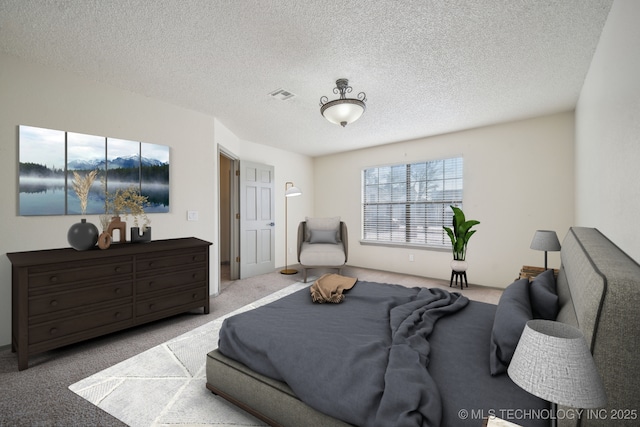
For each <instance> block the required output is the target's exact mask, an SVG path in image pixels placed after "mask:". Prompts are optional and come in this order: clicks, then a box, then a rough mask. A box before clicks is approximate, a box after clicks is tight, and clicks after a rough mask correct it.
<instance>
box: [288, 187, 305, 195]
mask: <svg viewBox="0 0 640 427" xmlns="http://www.w3.org/2000/svg"><path fill="white" fill-rule="evenodd" d="M301 194H302V190H300V189H299V188H298V187H289V188H287V190H286V191H285V192H284V197H295V196H300V195H301Z"/></svg>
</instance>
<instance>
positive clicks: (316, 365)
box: [219, 281, 468, 427]
mask: <svg viewBox="0 0 640 427" xmlns="http://www.w3.org/2000/svg"><path fill="white" fill-rule="evenodd" d="M307 292H308V291H307V290H306V289H303V290H301V291H299V292H296V293H294V294H292V295H289V296H287V297H284V298H282V299H280V300H278V301H275V302H273V303H271V304H268V305H265V306H262V307H259V308H257V309H254V310H251V311H248V312H245V313H242V314H239V315H236V316H233V317H230V318H228V319H226V320H225V322H224V324H223V326H222V329H221V331H220V339H219V350H220V352H222V353H223V354H224V355H226V356H228V357H231V358H233V359H235V360H237V361H239V362H241V363H243V364H245V365H246V366H248V367H249V368H251V369H253V370H254V371H256V372H259V373H261V374H263V375H266V376H268V377H271V378H274V379H276V380H279V381H284V382H286V383H287V384H288V385H289V387H291V389H292V390H293V392H294V393H295V394H296V396H298V397H299V398H300V399H301V400H302V401H304V402H306V403H307V404H308V405H310V406H311V407H313V408H315V409H317V410H318V411H321V412H324V413H326V414H329V415H331V416H333V417H335V418H339V419H341V420H344V421H346V422H348V423H351V424H354V425H358V426H380V427H388V426H396V427H404V426H407V427H417V426H434V427H435V426H439V425H440V421H441V414H442V405H441V400H440V394H439V391H438V389H437V386H436V384H435V383H434V381H433V379H432V378H431V376H430V375H429V372H428V370H427V366H428V364H429V351H430V348H429V342H428V336H429V335H430V334H431V332H432V331H433V329H434V325H435V324H436V322H437V320H438V319H440V318H441V317H443V316H447V315H449V314H452V313H455V312H457V311H458V310H460V309H462V308H463V307H465V306H466V305H467V303H468V300H467V298H465V297H463V296H461V295H459V294H455V293H449V292H447V291H444V290H441V289H426V288H406V287H403V286H398V285H384V284H379V283H371V282H362V281H361V282H359V283H358V286H356V287H354V288H353V289H351V290H350V291H349V298H346V299H345V300H344V301H343V303H341V304H314V303H313V302H311V301H310V300H309V294H308V293H307Z"/></svg>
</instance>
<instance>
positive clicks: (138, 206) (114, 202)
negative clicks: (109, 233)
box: [105, 186, 151, 242]
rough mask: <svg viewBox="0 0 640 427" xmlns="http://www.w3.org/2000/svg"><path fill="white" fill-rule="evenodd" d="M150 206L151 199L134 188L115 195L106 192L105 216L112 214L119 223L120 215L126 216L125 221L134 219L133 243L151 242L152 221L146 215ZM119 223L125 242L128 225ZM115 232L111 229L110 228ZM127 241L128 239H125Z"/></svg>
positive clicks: (132, 229) (119, 191)
mask: <svg viewBox="0 0 640 427" xmlns="http://www.w3.org/2000/svg"><path fill="white" fill-rule="evenodd" d="M147 206H149V198H148V197H147V196H143V195H142V194H140V190H139V189H138V188H136V187H134V186H130V187H129V188H126V189H122V188H119V189H117V190H116V191H115V192H114V193H109V192H106V191H105V214H110V213H112V214H113V215H114V216H115V218H114V221H116V219H117V220H118V221H120V215H124V216H125V219H126V218H128V217H129V215H130V216H131V217H133V225H134V226H133V227H131V241H132V242H148V241H150V240H151V227H149V224H151V220H150V219H149V217H148V216H147V214H146V213H145V211H144V209H145V207H147ZM122 224H124V225H122ZM122 224H120V223H118V227H117V228H118V229H119V230H120V241H121V242H123V236H125V233H126V232H124V230H125V229H126V223H122ZM109 228H110V229H111V230H113V229H112V228H111V227H109ZM124 241H126V238H125V239H124Z"/></svg>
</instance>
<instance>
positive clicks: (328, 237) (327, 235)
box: [309, 230, 338, 245]
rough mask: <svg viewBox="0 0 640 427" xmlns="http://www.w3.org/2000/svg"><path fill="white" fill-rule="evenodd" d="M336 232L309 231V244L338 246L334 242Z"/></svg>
mask: <svg viewBox="0 0 640 427" xmlns="http://www.w3.org/2000/svg"><path fill="white" fill-rule="evenodd" d="M336 237H337V236H336V232H335V231H334V230H311V238H310V239H309V243H333V244H334V245H337V244H338V241H337V240H336Z"/></svg>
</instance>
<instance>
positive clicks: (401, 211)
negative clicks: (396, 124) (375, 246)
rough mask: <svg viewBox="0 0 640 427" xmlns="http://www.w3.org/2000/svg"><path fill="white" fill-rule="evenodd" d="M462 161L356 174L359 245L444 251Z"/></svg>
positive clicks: (382, 168)
mask: <svg viewBox="0 0 640 427" xmlns="http://www.w3.org/2000/svg"><path fill="white" fill-rule="evenodd" d="M462 166H463V160H462V157H456V158H452V159H443V160H434V161H429V162H421V163H411V164H406V165H391V166H380V167H375V168H369V169H365V170H364V171H363V172H362V217H363V221H362V224H363V226H362V241H363V242H369V243H383V244H395V245H397V244H400V245H403V244H406V245H411V246H414V245H419V246H420V245H424V246H436V247H438V246H440V247H448V246H450V245H451V241H450V240H449V237H448V236H447V234H446V232H445V231H444V230H443V229H442V226H443V225H444V226H451V218H452V212H451V208H449V206H450V205H454V206H458V207H460V208H462V169H463V167H462Z"/></svg>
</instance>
